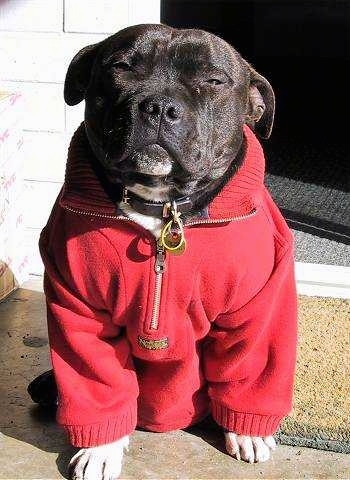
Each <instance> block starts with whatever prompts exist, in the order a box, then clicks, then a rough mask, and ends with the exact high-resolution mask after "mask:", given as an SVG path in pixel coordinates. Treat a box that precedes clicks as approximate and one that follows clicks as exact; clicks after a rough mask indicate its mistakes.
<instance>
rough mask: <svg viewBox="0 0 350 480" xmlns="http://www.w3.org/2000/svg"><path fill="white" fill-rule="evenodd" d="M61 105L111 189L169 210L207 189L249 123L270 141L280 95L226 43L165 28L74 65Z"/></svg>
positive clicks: (94, 51) (113, 42) (84, 53)
mask: <svg viewBox="0 0 350 480" xmlns="http://www.w3.org/2000/svg"><path fill="white" fill-rule="evenodd" d="M64 96H65V101H66V102H67V104H68V105H76V104H78V103H79V102H81V101H82V100H83V99H84V98H85V101H86V108H85V128H86V131H87V135H88V139H89V143H90V145H91V147H92V150H93V152H94V153H95V155H96V157H97V158H98V160H99V162H100V163H101V164H102V166H103V168H104V171H105V173H106V175H107V177H108V179H109V180H110V181H111V182H118V183H122V184H123V185H124V186H126V187H128V188H129V189H130V190H134V191H135V192H137V193H138V194H139V195H140V196H143V197H144V198H147V199H152V200H156V201H167V200H169V199H173V198H176V197H179V196H183V195H191V194H192V193H194V192H198V191H204V190H208V189H209V190H211V189H213V188H214V187H215V185H217V184H218V183H219V182H220V181H222V178H223V176H224V175H225V173H226V172H227V171H228V169H229V167H230V165H231V166H232V162H234V161H235V158H236V156H237V154H238V152H239V150H240V148H241V146H242V140H243V124H245V123H247V124H248V125H250V126H251V127H252V128H253V129H254V130H255V131H256V133H257V134H258V135H260V136H261V137H263V138H267V137H269V135H270V132H271V129H272V124H273V117H274V93H273V90H272V88H271V85H270V84H269V82H268V81H267V80H266V79H265V78H264V77H262V76H261V75H259V74H258V73H257V72H256V71H255V70H254V69H253V68H252V67H251V66H250V65H249V64H248V63H247V62H246V61H245V60H244V59H243V58H242V57H241V56H240V55H239V53H238V52H237V51H236V50H234V48H232V47H231V46H230V45H229V44H227V43H226V42H225V41H224V40H222V39H221V38H219V37H217V36H215V35H213V34H211V33H208V32H205V31H203V30H196V29H176V28H171V27H168V26H165V25H136V26H133V27H128V28H125V29H124V30H121V31H120V32H118V33H116V34H115V35H112V36H111V37H108V38H107V39H105V40H103V41H102V42H100V43H97V44H94V45H89V46H87V47H85V48H83V49H82V50H81V51H80V52H78V53H77V54H76V55H75V57H74V58H73V60H72V61H71V63H70V65H69V68H68V72H67V76H66V81H65V86H64Z"/></svg>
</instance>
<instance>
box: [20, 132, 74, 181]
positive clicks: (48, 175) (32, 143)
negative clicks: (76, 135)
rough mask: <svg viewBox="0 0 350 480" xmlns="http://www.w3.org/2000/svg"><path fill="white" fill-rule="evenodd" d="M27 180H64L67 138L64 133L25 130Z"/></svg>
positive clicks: (24, 148) (25, 176)
mask: <svg viewBox="0 0 350 480" xmlns="http://www.w3.org/2000/svg"><path fill="white" fill-rule="evenodd" d="M22 148H23V150H24V159H25V161H24V171H23V176H24V178H25V180H40V181H49V182H63V180H64V172H65V165H66V159H67V140H66V135H65V134H63V133H49V132H24V143H23V147H22Z"/></svg>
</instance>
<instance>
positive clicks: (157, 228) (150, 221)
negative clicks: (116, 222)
mask: <svg viewBox="0 0 350 480" xmlns="http://www.w3.org/2000/svg"><path fill="white" fill-rule="evenodd" d="M119 208H120V210H122V212H123V213H124V214H125V215H126V216H127V217H129V218H130V219H131V220H133V221H134V222H136V223H138V224H139V225H141V226H142V227H144V228H145V229H146V230H149V231H150V232H151V233H152V234H153V235H154V236H155V237H156V238H157V239H158V238H159V237H160V232H161V229H162V226H163V222H162V220H160V219H159V218H155V217H151V216H149V215H143V214H142V213H139V212H136V210H134V209H133V208H132V207H131V206H130V205H128V204H127V203H120V204H119Z"/></svg>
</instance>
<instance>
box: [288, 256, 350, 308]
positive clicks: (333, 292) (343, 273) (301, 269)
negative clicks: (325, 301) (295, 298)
mask: <svg viewBox="0 0 350 480" xmlns="http://www.w3.org/2000/svg"><path fill="white" fill-rule="evenodd" d="M295 276H296V282H297V291H298V294H300V295H308V296H310V297H333V298H348V299H350V267H341V266H338V265H324V264H319V263H304V262H296V263H295Z"/></svg>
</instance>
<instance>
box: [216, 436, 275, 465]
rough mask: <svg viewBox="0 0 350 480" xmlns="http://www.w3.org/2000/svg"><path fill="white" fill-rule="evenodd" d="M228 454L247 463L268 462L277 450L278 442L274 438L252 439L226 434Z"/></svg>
mask: <svg viewBox="0 0 350 480" xmlns="http://www.w3.org/2000/svg"><path fill="white" fill-rule="evenodd" d="M225 443H226V450H227V453H229V454H230V455H232V456H233V457H235V458H237V460H244V461H245V462H249V463H254V462H266V461H267V460H268V459H269V458H270V455H271V450H275V449H276V442H275V439H274V438H273V437H272V436H268V437H253V436H252V437H251V436H249V435H237V434H236V433H233V432H225Z"/></svg>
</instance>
